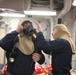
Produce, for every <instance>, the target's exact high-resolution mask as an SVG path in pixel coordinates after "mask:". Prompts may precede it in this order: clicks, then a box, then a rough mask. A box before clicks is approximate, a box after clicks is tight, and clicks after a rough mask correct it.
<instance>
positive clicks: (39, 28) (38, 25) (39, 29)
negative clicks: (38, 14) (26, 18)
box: [34, 20, 42, 33]
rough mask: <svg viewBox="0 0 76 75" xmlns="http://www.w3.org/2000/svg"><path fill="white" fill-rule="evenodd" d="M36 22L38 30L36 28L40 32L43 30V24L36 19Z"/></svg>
mask: <svg viewBox="0 0 76 75" xmlns="http://www.w3.org/2000/svg"><path fill="white" fill-rule="evenodd" d="M34 23H35V24H36V25H37V30H36V32H37V33H38V32H42V27H41V25H40V23H39V22H38V21H36V20H35V21H34Z"/></svg>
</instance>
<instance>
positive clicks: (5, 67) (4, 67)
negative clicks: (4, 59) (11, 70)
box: [1, 65, 7, 74]
mask: <svg viewBox="0 0 76 75" xmlns="http://www.w3.org/2000/svg"><path fill="white" fill-rule="evenodd" d="M1 72H2V74H6V73H7V65H4V66H3V68H2V70H1Z"/></svg>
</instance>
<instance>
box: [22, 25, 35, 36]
mask: <svg viewBox="0 0 76 75" xmlns="http://www.w3.org/2000/svg"><path fill="white" fill-rule="evenodd" d="M23 33H24V34H25V35H27V36H32V35H33V33H34V29H33V26H29V27H27V28H26V29H24V30H23Z"/></svg>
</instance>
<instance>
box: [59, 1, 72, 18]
mask: <svg viewBox="0 0 76 75" xmlns="http://www.w3.org/2000/svg"><path fill="white" fill-rule="evenodd" d="M71 5H72V0H64V8H63V9H62V11H61V12H60V13H59V15H58V18H62V17H63V16H64V15H65V14H66V13H67V12H68V11H69V10H70V9H71Z"/></svg>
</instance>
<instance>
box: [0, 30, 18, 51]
mask: <svg viewBox="0 0 76 75" xmlns="http://www.w3.org/2000/svg"><path fill="white" fill-rule="evenodd" d="M17 35H18V33H17V32H16V31H13V32H11V33H8V34H6V35H5V36H4V37H3V38H2V39H1V40H0V47H1V48H3V49H4V50H5V51H8V50H11V49H12V48H13V46H14V40H15V38H16V36H17Z"/></svg>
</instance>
